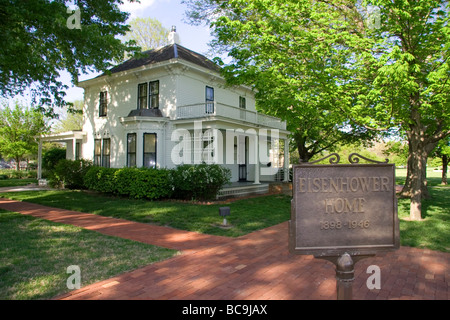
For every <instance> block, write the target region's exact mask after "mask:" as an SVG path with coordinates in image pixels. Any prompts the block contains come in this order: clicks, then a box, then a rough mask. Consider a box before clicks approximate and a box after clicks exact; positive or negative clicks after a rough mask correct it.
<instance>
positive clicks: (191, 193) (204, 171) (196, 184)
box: [172, 164, 231, 200]
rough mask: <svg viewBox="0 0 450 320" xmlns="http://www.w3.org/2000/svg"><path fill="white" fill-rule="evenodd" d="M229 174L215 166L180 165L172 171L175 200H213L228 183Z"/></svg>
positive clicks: (225, 169) (220, 167) (227, 170)
mask: <svg viewBox="0 0 450 320" xmlns="http://www.w3.org/2000/svg"><path fill="white" fill-rule="evenodd" d="M230 178H231V172H230V170H229V169H227V168H224V167H222V166H220V165H217V164H212V165H207V164H198V165H187V164H185V165H180V166H178V167H177V168H175V169H174V170H173V171H172V181H173V186H174V197H175V198H177V199H187V200H191V199H195V200H209V199H215V197H216V195H217V193H218V192H219V190H220V189H221V188H222V187H223V186H224V185H225V184H227V183H229V182H230Z"/></svg>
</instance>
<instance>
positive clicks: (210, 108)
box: [205, 87, 214, 113]
mask: <svg viewBox="0 0 450 320" xmlns="http://www.w3.org/2000/svg"><path fill="white" fill-rule="evenodd" d="M205 96H206V97H205V100H206V106H205V107H206V108H205V112H206V113H214V88H211V87H206V93H205Z"/></svg>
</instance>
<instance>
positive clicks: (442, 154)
mask: <svg viewBox="0 0 450 320" xmlns="http://www.w3.org/2000/svg"><path fill="white" fill-rule="evenodd" d="M432 155H433V156H435V157H439V158H441V159H442V179H441V183H442V184H444V185H446V184H447V171H448V163H449V161H450V137H447V138H446V139H443V140H441V141H439V143H438V145H437V146H436V148H435V149H434V150H433V154H432Z"/></svg>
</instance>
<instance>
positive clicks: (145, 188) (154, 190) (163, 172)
mask: <svg viewBox="0 0 450 320" xmlns="http://www.w3.org/2000/svg"><path fill="white" fill-rule="evenodd" d="M84 184H85V186H86V187H87V188H88V189H90V190H95V191H99V192H105V193H112V194H116V195H121V196H127V197H130V198H133V199H149V200H156V199H163V198H169V197H170V195H171V194H172V185H171V182H170V175H169V170H167V169H152V168H122V169H113V168H102V167H96V166H94V167H92V168H90V169H89V171H88V172H87V173H86V175H85V176H84Z"/></svg>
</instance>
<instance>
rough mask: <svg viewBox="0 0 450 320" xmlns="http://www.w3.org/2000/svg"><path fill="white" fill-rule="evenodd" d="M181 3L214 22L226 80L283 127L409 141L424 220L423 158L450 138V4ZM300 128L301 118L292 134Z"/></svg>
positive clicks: (414, 203)
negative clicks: (246, 86) (253, 95)
mask: <svg viewBox="0 0 450 320" xmlns="http://www.w3.org/2000/svg"><path fill="white" fill-rule="evenodd" d="M186 2H187V3H188V4H189V6H190V14H189V16H190V17H191V18H192V19H194V20H195V19H197V20H198V19H200V20H203V21H205V20H206V21H207V23H209V24H210V27H211V29H212V32H213V34H214V36H215V41H214V42H213V45H215V46H216V47H218V48H224V49H226V50H227V51H229V56H230V57H231V61H230V62H228V63H227V65H225V67H224V71H225V77H226V78H227V79H228V81H229V82H230V83H240V82H242V83H250V84H253V85H254V87H255V88H256V89H257V90H258V91H259V98H260V101H261V103H260V104H259V106H260V108H263V109H264V110H266V111H268V112H270V113H272V114H274V115H278V116H280V117H282V118H284V119H286V120H287V121H288V123H289V122H292V120H293V119H294V118H296V117H299V116H301V115H310V117H309V119H314V117H315V116H316V119H317V121H316V123H315V128H326V125H325V124H326V122H323V121H322V119H321V117H320V116H321V115H323V116H324V118H325V116H326V118H327V119H330V122H333V121H334V122H335V124H336V127H337V128H339V127H340V128H343V127H345V126H346V125H347V126H352V127H353V128H358V131H357V132H362V133H366V132H367V131H366V130H370V131H372V132H377V133H384V134H389V133H390V131H392V130H393V129H399V130H400V131H401V133H402V134H405V136H406V137H407V139H408V146H409V155H408V177H407V183H406V185H405V188H404V192H403V193H404V194H405V195H408V196H409V197H410V198H411V209H410V210H411V211H410V216H411V218H412V219H417V220H419V219H421V199H422V194H423V191H424V190H425V191H426V183H425V182H426V171H425V169H426V167H425V164H426V160H427V157H428V155H429V153H430V152H431V151H432V150H433V149H434V147H435V146H436V144H437V143H438V142H439V140H441V139H443V138H445V137H446V136H448V135H450V112H449V110H450V108H449V102H450V100H449V99H450V95H449V93H450V92H449V91H450V82H449V81H448V79H449V77H450V61H449V59H448V57H449V49H450V32H449V31H450V26H449V24H448V22H449V21H448V19H449V15H448V11H449V8H448V2H447V1H437V0H423V1H391V0H376V1H375V0H374V1H371V3H369V1H360V0H327V1H325V0H322V1H321V0H317V1H311V0H298V1H294V0H287V1H281V0H270V1H269V0H254V1H244V0H229V1H218V0H203V1H198V0H195V1H194V0H192V1H189V0H186ZM369 4H370V5H369ZM200 7H204V8H207V9H208V10H207V11H206V14H202V13H199V11H200V10H199V9H200ZM374 9H376V10H374ZM293 111H294V112H293ZM340 116H344V117H343V118H341V117H340ZM294 121H295V120H294ZM313 126H314V124H313ZM302 127H303V128H307V127H308V125H305V122H304V120H303V119H302V120H301V121H299V126H294V127H293V128H296V129H295V130H293V131H294V132H295V133H298V132H299V131H300V130H302ZM297 128H298V129H297ZM290 129H291V130H292V127H291V128H290ZM318 131H320V130H318ZM323 131H325V130H323ZM323 131H322V132H323ZM325 132H326V131H325ZM335 132H336V131H335ZM341 132H342V130H341ZM344 132H345V131H344ZM328 135H332V134H328ZM307 136H308V135H307ZM309 137H311V138H313V137H312V136H311V135H309Z"/></svg>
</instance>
